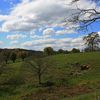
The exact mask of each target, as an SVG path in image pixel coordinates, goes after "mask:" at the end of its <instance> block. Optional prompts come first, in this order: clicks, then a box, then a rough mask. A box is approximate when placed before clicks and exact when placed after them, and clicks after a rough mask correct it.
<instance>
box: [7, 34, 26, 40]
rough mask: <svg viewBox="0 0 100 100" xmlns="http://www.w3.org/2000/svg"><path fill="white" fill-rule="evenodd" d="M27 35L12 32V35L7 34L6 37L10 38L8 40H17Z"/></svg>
mask: <svg viewBox="0 0 100 100" xmlns="http://www.w3.org/2000/svg"><path fill="white" fill-rule="evenodd" d="M26 37H27V36H26V35H22V34H14V35H7V37H6V38H7V39H10V40H17V39H20V38H26Z"/></svg>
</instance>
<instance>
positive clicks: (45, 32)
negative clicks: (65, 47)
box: [43, 28, 55, 35]
mask: <svg viewBox="0 0 100 100" xmlns="http://www.w3.org/2000/svg"><path fill="white" fill-rule="evenodd" d="M54 34H55V30H54V29H53V28H47V29H45V30H44V31H43V35H54Z"/></svg>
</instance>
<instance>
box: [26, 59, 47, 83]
mask: <svg viewBox="0 0 100 100" xmlns="http://www.w3.org/2000/svg"><path fill="white" fill-rule="evenodd" d="M27 64H29V66H30V67H31V68H32V71H33V72H34V73H36V75H37V77H38V83H39V84H41V83H42V75H43V74H44V73H45V72H46V70H47V68H48V67H49V66H48V65H47V63H46V62H45V61H44V59H42V58H40V59H34V62H33V61H27Z"/></svg>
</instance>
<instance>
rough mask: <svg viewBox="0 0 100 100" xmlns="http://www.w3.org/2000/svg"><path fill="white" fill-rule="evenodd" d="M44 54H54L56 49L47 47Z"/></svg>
mask: <svg viewBox="0 0 100 100" xmlns="http://www.w3.org/2000/svg"><path fill="white" fill-rule="evenodd" d="M44 54H46V55H48V56H49V55H53V54H54V50H53V48H52V47H46V48H44Z"/></svg>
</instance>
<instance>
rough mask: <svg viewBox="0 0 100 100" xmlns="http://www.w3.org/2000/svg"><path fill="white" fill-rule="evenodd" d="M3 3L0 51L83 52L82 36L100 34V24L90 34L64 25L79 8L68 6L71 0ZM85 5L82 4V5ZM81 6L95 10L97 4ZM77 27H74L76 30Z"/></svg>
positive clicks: (84, 1)
mask: <svg viewBox="0 0 100 100" xmlns="http://www.w3.org/2000/svg"><path fill="white" fill-rule="evenodd" d="M65 1H66V0H1V1H0V48H26V49H34V50H43V48H44V47H48V46H51V47H53V48H54V49H55V50H58V49H60V48H61V49H67V50H70V49H72V48H73V47H75V48H79V49H82V48H83V45H84V41H83V40H82V37H83V36H84V35H87V34H88V33H90V32H100V21H98V22H95V23H93V24H92V25H91V26H89V28H88V31H86V32H83V31H76V30H75V28H77V27H78V26H79V25H76V24H75V25H74V24H72V23H68V24H67V25H66V26H65V23H64V22H63V20H64V18H65V17H66V16H69V15H70V14H71V12H73V10H72V9H75V7H72V8H71V6H70V7H69V6H68V7H65V3H67V4H69V3H70V1H71V0H68V1H67V2H65ZM81 4H82V5H81ZM78 5H79V6H81V7H83V8H84V7H85V8H86V7H90V8H92V7H95V6H96V3H94V2H93V3H91V4H90V2H89V1H87V0H80V2H79V3H78ZM72 27H74V28H72Z"/></svg>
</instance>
